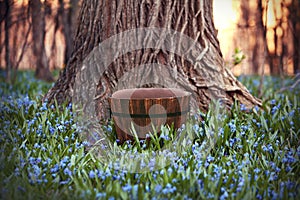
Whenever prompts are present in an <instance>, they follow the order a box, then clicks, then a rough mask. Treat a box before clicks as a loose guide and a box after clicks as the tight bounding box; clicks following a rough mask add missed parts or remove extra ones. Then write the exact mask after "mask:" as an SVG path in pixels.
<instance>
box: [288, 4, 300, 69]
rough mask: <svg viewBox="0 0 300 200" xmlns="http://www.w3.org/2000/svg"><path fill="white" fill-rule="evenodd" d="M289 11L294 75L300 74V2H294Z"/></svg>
mask: <svg viewBox="0 0 300 200" xmlns="http://www.w3.org/2000/svg"><path fill="white" fill-rule="evenodd" d="M288 9H289V12H290V17H289V21H290V24H291V29H292V34H293V50H294V55H293V63H294V74H296V73H300V1H299V0H298V1H297V0H293V1H292V3H291V4H290V5H289V6H288Z"/></svg>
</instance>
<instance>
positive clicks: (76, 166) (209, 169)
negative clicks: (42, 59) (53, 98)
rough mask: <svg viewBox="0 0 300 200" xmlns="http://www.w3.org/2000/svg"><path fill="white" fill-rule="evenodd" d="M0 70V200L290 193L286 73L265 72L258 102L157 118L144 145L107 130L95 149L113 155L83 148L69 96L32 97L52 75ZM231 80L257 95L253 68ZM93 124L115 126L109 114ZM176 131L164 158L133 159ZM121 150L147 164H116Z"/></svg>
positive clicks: (296, 119) (296, 127)
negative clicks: (175, 125) (7, 77)
mask: <svg viewBox="0 0 300 200" xmlns="http://www.w3.org/2000/svg"><path fill="white" fill-rule="evenodd" d="M0 72H1V73H0V98H1V100H0V151H1V157H0V199H57V198H59V199H255V198H256V199H300V179H299V177H300V176H299V175H300V140H299V139H300V105H299V104H300V87H299V85H298V86H296V87H293V88H291V87H290V86H292V85H293V83H294V80H293V78H290V77H286V78H285V79H281V78H279V77H271V76H267V77H265V79H264V82H263V86H264V87H263V97H262V100H263V109H262V110H259V109H257V108H253V109H251V110H247V109H246V108H245V107H244V106H243V105H238V104H235V105H234V106H233V107H232V109H231V110H230V111H223V112H217V113H216V112H215V110H214V111H211V112H208V113H201V112H199V113H198V114H196V115H193V116H191V117H190V118H191V119H189V120H188V121H187V122H186V124H185V125H184V126H182V127H181V128H180V130H173V129H172V128H169V127H162V134H161V135H160V136H157V137H155V138H154V143H153V144H152V145H150V146H148V147H145V145H144V144H143V142H142V141H140V142H139V143H136V144H135V145H132V144H129V143H128V144H127V143H126V144H125V145H123V146H120V145H117V143H116V140H115V137H110V139H109V141H108V143H109V147H108V146H102V147H101V149H98V150H99V151H102V152H105V151H107V148H110V150H109V151H110V152H112V151H116V150H118V151H120V152H121V154H120V155H119V157H113V156H112V157H110V159H107V160H104V159H103V158H102V157H101V156H99V155H98V154H96V153H95V151H88V150H87V149H88V148H87V147H89V145H90V144H89V142H88V141H86V140H84V139H83V138H82V137H81V136H80V129H78V124H77V123H76V120H75V114H74V113H73V112H72V105H71V104H68V105H62V106H61V107H60V108H58V106H55V105H49V104H47V103H42V102H41V98H42V96H43V94H45V93H46V92H47V90H48V89H49V88H50V87H51V86H52V84H49V83H45V82H42V81H39V80H36V79H35V78H34V76H33V72H30V71H24V72H18V75H17V78H16V82H15V83H14V84H7V83H5V81H4V72H3V71H0ZM238 79H239V80H240V81H241V82H242V83H244V84H245V85H246V86H247V88H248V89H249V91H250V92H251V93H252V94H253V95H255V96H257V95H258V88H259V80H260V78H259V77H257V76H240V77H238ZM282 88H285V89H282ZM102 129H103V130H104V132H105V133H106V134H107V135H110V136H114V135H115V131H114V125H113V123H112V122H108V123H107V124H103V126H102ZM207 133H209V134H207ZM176 134H186V135H188V136H191V137H185V138H184V139H183V140H182V141H181V143H180V144H179V146H180V151H175V152H172V151H171V150H170V149H168V148H165V149H164V151H162V152H163V153H162V155H169V154H172V157H171V158H170V159H169V162H168V163H167V164H166V165H163V167H162V166H161V165H160V163H158V162H157V161H156V160H155V159H154V160H153V159H151V158H150V159H149V160H148V161H149V162H145V163H144V161H143V159H144V158H142V160H141V156H144V155H155V154H157V152H158V151H159V150H161V148H163V147H162V146H161V144H162V142H163V143H164V145H167V144H175V146H176V144H178V141H175V140H176V139H177V137H175V136H174V135H176ZM153 135H155V134H153ZM209 135H213V136H214V137H212V138H213V140H208V139H209ZM191 138H192V139H191ZM208 143H209V144H210V145H211V148H206V147H207V146H205V145H204V144H208ZM94 150H95V149H94ZM124 152H125V153H124ZM128 152H129V153H130V154H131V155H134V156H133V157H134V159H136V160H139V161H140V163H139V165H140V167H144V168H145V169H149V170H145V171H143V172H140V171H139V172H137V171H134V170H133V171H132V170H128V168H126V166H125V165H124V164H123V165H122V163H121V162H122V159H120V158H123V157H122V156H124V155H125V154H128ZM144 153H145V154H144ZM145 160H147V159H146V158H145ZM127 164H128V163H127ZM160 166H161V167H160Z"/></svg>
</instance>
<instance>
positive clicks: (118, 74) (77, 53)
mask: <svg viewBox="0 0 300 200" xmlns="http://www.w3.org/2000/svg"><path fill="white" fill-rule="evenodd" d="M144 27H149V28H155V27H156V28H165V29H166V30H175V31H177V32H178V33H181V34H184V35H187V36H189V37H190V38H191V39H192V40H193V41H194V43H196V45H195V46H197V45H198V46H197V50H198V52H189V54H188V56H190V57H192V59H190V60H194V61H195V62H192V63H191V62H189V61H188V59H185V57H184V56H182V55H177V54H176V53H174V52H170V51H166V50H164V49H151V48H150V49H138V50H135V51H132V52H129V53H125V54H123V55H119V56H116V58H115V59H114V61H113V62H112V63H111V64H110V65H109V67H108V68H107V70H105V72H104V73H103V74H104V75H103V76H101V78H100V79H99V80H96V82H97V91H96V95H95V96H96V97H95V99H96V100H95V101H96V105H97V106H96V109H97V114H98V116H99V117H100V118H101V119H105V118H107V117H109V112H108V108H109V104H108V98H109V97H110V96H111V94H112V93H113V92H114V91H115V90H117V89H120V88H122V87H132V86H133V85H134V84H136V83H137V82H141V80H142V79H144V78H147V77H148V76H150V75H149V74H155V75H154V76H155V78H156V79H161V80H162V81H165V82H168V81H170V82H171V81H172V80H174V79H176V83H177V87H181V88H184V89H186V90H189V91H191V92H192V93H193V94H194V96H195V98H194V100H195V102H194V103H196V104H197V106H198V107H199V108H200V109H201V110H203V111H207V110H208V108H209V103H210V102H211V100H213V99H218V100H220V101H221V102H222V103H223V104H225V105H226V106H228V107H230V106H231V105H232V104H233V102H234V101H235V100H237V101H239V102H240V103H242V104H244V105H246V106H247V107H253V106H255V105H258V106H260V105H261V101H260V100H259V99H257V98H255V97H253V96H252V95H251V94H250V93H249V92H248V90H247V89H246V88H245V87H244V86H243V85H242V84H241V83H240V82H239V81H237V79H236V78H235V77H234V76H233V74H232V73H231V71H230V70H229V69H228V68H226V67H225V64H224V60H223V58H222V53H221V51H220V47H219V42H218V39H217V31H216V29H215V27H214V24H213V16H212V1H209V0H203V1H201V0H189V1H184V0H182V1H181V0H178V1H165V0H161V1H154V0H127V1H124V0H120V1H119V0H110V1H105V0H99V1H98V0H91V1H83V3H82V7H81V11H80V15H79V24H78V27H77V32H76V37H75V42H74V48H73V49H74V50H73V54H72V56H71V58H70V60H69V62H68V64H67V66H66V68H65V69H64V71H63V73H62V74H61V75H60V77H59V79H58V80H57V81H56V83H55V85H54V86H53V87H52V88H51V89H50V90H49V91H48V93H47V94H46V95H45V97H44V100H46V99H47V100H48V101H51V100H53V99H56V100H57V101H58V102H64V101H70V100H71V98H72V96H73V95H74V83H75V78H76V73H77V72H78V71H79V70H81V69H82V68H81V66H82V64H83V61H84V60H85V58H86V57H87V56H88V55H89V54H90V52H91V51H92V50H93V49H94V48H95V47H97V46H98V45H99V44H100V43H101V42H104V41H105V40H107V39H108V38H110V37H111V36H114V35H116V34H119V33H122V32H124V31H127V30H133V29H136V28H144ZM153 37H154V38H157V42H156V43H155V45H156V46H158V47H159V45H160V38H162V37H163V36H162V35H158V36H153ZM126 42H127V43H126ZM144 42H147V38H144ZM152 42H153V41H152ZM154 42H155V41H154ZM124 43H126V44H128V45H129V46H130V45H131V41H125V42H124ZM116 45H117V46H118V45H122V44H121V42H120V44H116ZM183 45H184V44H183ZM111 48H115V47H114V46H112V47H111ZM177 48H180V47H175V49H177ZM175 51H176V50H175ZM195 54H198V55H195ZM150 63H157V64H159V65H161V66H165V65H168V66H169V67H166V69H162V68H163V67H162V68H156V69H153V68H151V67H148V68H145V69H143V70H144V71H143V74H140V76H135V77H129V78H128V77H127V78H126V72H128V71H130V70H135V69H138V66H141V65H147V64H150ZM99 65H100V64H99ZM101 67H102V68H103V67H104V66H100V67H99V68H100V69H101ZM176 77H179V78H176ZM79 78H80V77H79ZM91 79H92V78H91ZM207 80H209V81H207ZM90 81H93V80H90ZM122 81H124V82H123V83H122ZM117 85H122V86H120V87H119V86H118V87H117ZM156 86H157V85H155V84H154V85H153V84H146V85H139V87H156ZM160 86H161V85H160ZM174 86H176V85H174ZM85 89H86V90H88V89H89V88H85Z"/></svg>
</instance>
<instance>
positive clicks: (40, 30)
mask: <svg viewBox="0 0 300 200" xmlns="http://www.w3.org/2000/svg"><path fill="white" fill-rule="evenodd" d="M29 6H30V10H31V21H32V38H33V54H34V58H35V64H36V71H35V76H36V77H37V78H39V79H43V80H45V81H53V77H52V75H51V72H50V70H49V63H48V59H47V55H46V50H45V43H44V42H45V35H46V32H45V10H44V9H43V4H42V3H41V1H40V0H30V1H29Z"/></svg>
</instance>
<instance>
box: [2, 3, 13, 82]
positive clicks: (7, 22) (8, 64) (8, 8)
mask: <svg viewBox="0 0 300 200" xmlns="http://www.w3.org/2000/svg"><path fill="white" fill-rule="evenodd" d="M12 3H13V2H12V1H10V0H5V8H6V11H5V15H4V17H5V18H4V19H5V26H4V29H5V39H4V40H5V65H6V80H7V81H8V82H10V81H11V76H12V65H11V60H10V45H9V29H10V26H11V7H12Z"/></svg>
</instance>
